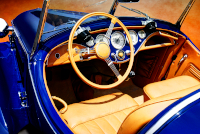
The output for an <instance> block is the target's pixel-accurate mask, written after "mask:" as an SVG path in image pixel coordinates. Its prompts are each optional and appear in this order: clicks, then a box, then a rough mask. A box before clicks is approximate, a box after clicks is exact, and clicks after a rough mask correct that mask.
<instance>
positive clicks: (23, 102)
mask: <svg viewBox="0 0 200 134" xmlns="http://www.w3.org/2000/svg"><path fill="white" fill-rule="evenodd" d="M18 95H19V99H20V100H21V106H22V107H27V94H26V91H24V92H18Z"/></svg>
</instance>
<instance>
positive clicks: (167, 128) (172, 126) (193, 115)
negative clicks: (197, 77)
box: [139, 89, 200, 134]
mask: <svg viewBox="0 0 200 134" xmlns="http://www.w3.org/2000/svg"><path fill="white" fill-rule="evenodd" d="M199 92H200V89H197V90H196V91H194V92H192V93H190V94H189V95H187V96H185V97H183V98H181V99H179V100H177V101H176V102H174V103H173V104H172V105H170V106H169V107H167V108H166V109H165V110H163V111H162V112H161V113H159V114H158V115H157V116H156V117H155V118H154V119H153V120H152V121H151V122H149V123H148V124H147V125H146V126H145V127H144V128H143V129H142V130H141V131H140V132H139V134H144V133H146V132H147V131H148V130H149V129H150V128H151V127H152V126H153V125H154V124H155V123H156V122H157V121H158V120H159V119H160V118H161V117H162V116H164V115H165V114H166V113H167V112H169V110H171V109H172V108H174V107H175V106H176V105H178V104H179V103H181V102H182V101H184V100H186V99H187V98H189V97H191V96H193V95H195V94H197V93H199ZM199 111H200V99H198V100H196V101H194V102H192V103H191V104H189V105H187V106H186V107H184V108H183V109H181V110H180V111H179V112H178V113H176V114H175V115H174V116H172V117H171V118H170V119H169V120H168V121H167V122H166V123H165V124H163V125H162V126H161V127H160V128H159V129H158V130H157V131H156V132H155V133H161V134H169V133H187V134H188V133H199V132H200V129H199V127H200V124H199V122H200V116H199Z"/></svg>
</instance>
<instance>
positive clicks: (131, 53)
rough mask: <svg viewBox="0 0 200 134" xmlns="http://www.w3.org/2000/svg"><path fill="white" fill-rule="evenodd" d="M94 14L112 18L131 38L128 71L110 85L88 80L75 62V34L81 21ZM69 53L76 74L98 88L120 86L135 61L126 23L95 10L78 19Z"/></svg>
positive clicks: (69, 45)
mask: <svg viewBox="0 0 200 134" xmlns="http://www.w3.org/2000/svg"><path fill="white" fill-rule="evenodd" d="M92 16H106V17H108V18H110V19H111V23H113V24H115V23H118V24H119V25H120V26H121V27H122V29H123V30H124V31H125V33H126V35H127V37H128V40H129V46H130V51H131V52H130V60H129V65H128V68H127V70H126V72H125V73H124V75H123V76H121V75H119V76H118V77H117V78H118V80H117V81H116V82H114V83H112V84H109V85H99V84H96V83H93V82H91V81H90V80H88V79H87V78H86V77H85V76H84V75H83V74H82V73H81V72H80V70H79V69H78V67H77V65H76V63H75V60H74V57H73V53H72V50H73V49H72V44H73V39H74V34H75V32H76V30H77V29H78V27H79V26H80V25H81V23H82V22H83V21H84V20H86V19H88V18H90V17H92ZM68 53H69V59H70V62H71V65H72V67H73V69H74V71H75V72H76V74H77V75H78V76H79V77H80V79H81V80H83V81H84V82H85V83H86V84H88V85H89V86H92V87H94V88H97V89H110V88H114V87H116V86H118V85H119V84H121V83H122V82H123V81H124V80H125V79H126V78H127V77H128V75H129V73H130V71H131V69H132V66H133V61H134V47H133V43H132V39H131V36H130V34H129V32H128V30H127V28H126V27H125V25H124V24H123V23H122V22H121V21H120V20H119V19H117V18H116V17H114V16H113V15H111V14H108V13H104V12H93V13H90V14H87V15H85V16H83V17H82V18H81V19H79V20H78V21H77V23H76V24H75V25H74V27H73V28H72V30H71V33H70V36H69V42H68Z"/></svg>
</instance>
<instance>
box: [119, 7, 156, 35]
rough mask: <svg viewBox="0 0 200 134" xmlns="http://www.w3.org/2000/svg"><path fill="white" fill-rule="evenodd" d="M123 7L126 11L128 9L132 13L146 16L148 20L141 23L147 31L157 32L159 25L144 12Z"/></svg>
mask: <svg viewBox="0 0 200 134" xmlns="http://www.w3.org/2000/svg"><path fill="white" fill-rule="evenodd" d="M120 6H122V5H120ZM122 7H123V8H126V9H128V10H130V11H133V12H135V13H138V14H142V15H144V16H145V17H146V19H147V20H146V21H141V22H142V25H144V26H145V29H146V30H148V31H151V32H153V31H155V30H156V28H157V23H156V22H155V21H154V20H153V19H152V18H150V17H149V16H148V15H147V14H146V13H143V12H141V11H139V10H137V9H132V8H128V7H125V6H122Z"/></svg>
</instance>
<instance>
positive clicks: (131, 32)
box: [126, 30, 138, 45]
mask: <svg viewBox="0 0 200 134" xmlns="http://www.w3.org/2000/svg"><path fill="white" fill-rule="evenodd" d="M129 34H130V36H131V39H132V42H133V45H136V44H137V42H138V35H137V33H136V32H135V31H134V30H129ZM126 41H127V42H128V43H129V40H128V37H127V36H126Z"/></svg>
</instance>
